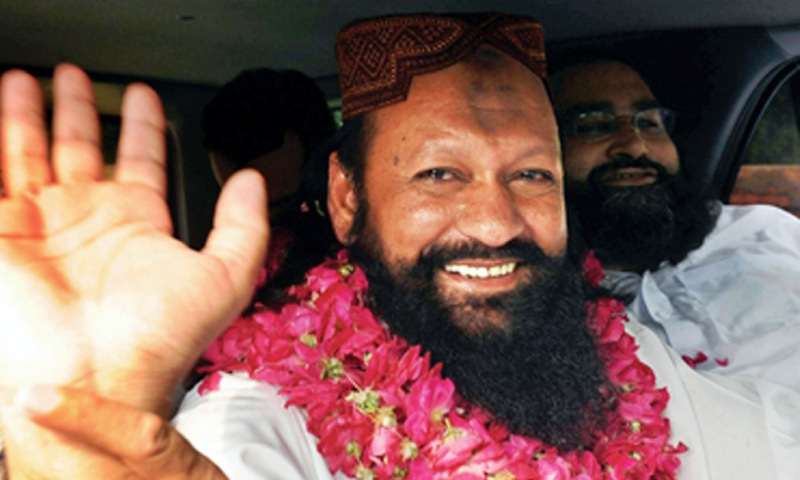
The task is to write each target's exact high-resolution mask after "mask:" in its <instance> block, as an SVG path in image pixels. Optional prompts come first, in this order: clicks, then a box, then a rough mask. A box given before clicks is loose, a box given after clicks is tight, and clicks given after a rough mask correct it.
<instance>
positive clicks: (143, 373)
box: [0, 65, 268, 443]
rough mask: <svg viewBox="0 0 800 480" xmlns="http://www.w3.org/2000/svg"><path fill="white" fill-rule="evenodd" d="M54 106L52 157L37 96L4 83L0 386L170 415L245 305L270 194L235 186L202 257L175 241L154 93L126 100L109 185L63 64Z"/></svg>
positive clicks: (134, 89)
mask: <svg viewBox="0 0 800 480" xmlns="http://www.w3.org/2000/svg"><path fill="white" fill-rule="evenodd" d="M53 93H54V101H55V106H54V116H53V132H52V142H51V143H52V144H51V146H50V147H49V148H48V136H47V132H46V130H45V127H44V125H45V123H44V114H43V113H44V108H43V106H42V100H41V98H42V96H41V93H40V91H39V87H38V83H37V82H36V81H35V79H33V78H32V77H30V76H29V75H27V74H25V73H23V72H19V71H15V72H10V73H7V74H6V75H5V76H4V77H3V81H2V96H0V107H2V137H1V138H0V144H1V145H2V173H3V187H4V190H5V192H4V194H3V198H0V384H2V385H3V386H5V387H6V388H11V389H15V388H18V387H20V386H23V385H27V384H31V383H55V384H64V385H70V386H73V387H78V388H82V389H85V390H89V391H93V392H95V393H99V394H101V395H103V396H105V397H108V398H113V399H117V400H121V401H124V402H125V403H127V404H129V405H132V406H135V407H138V408H142V409H146V410H151V411H156V412H163V411H164V409H165V408H166V406H167V405H168V401H169V394H170V392H171V390H172V388H173V387H174V386H175V384H176V383H177V382H178V381H180V379H181V377H182V375H184V374H185V373H186V372H187V371H188V369H189V368H190V367H191V365H192V364H193V362H194V361H195V360H196V358H197V356H198V355H199V354H200V353H201V352H202V350H203V348H204V347H205V345H206V344H207V343H209V342H210V341H211V340H212V339H213V338H214V337H215V336H216V335H217V334H219V333H220V332H221V330H222V329H224V328H225V326H226V323H227V321H228V320H230V319H232V318H233V317H234V316H235V315H236V314H237V313H238V311H239V310H241V309H242V308H243V307H244V305H245V303H246V302H247V301H248V300H249V296H250V294H251V293H252V288H253V284H254V281H255V278H256V275H257V271H258V268H259V267H260V265H261V262H262V260H263V255H264V252H265V249H266V246H267V241H266V240H267V235H268V226H267V222H266V212H265V205H266V201H265V192H264V188H263V181H262V180H261V179H260V177H259V176H258V174H256V173H255V172H243V173H241V174H239V175H238V176H236V177H234V178H233V179H232V180H231V182H229V184H228V185H227V186H226V188H225V189H224V190H223V192H222V195H221V197H220V201H219V205H218V207H217V212H216V215H215V221H214V229H213V231H212V233H211V235H210V237H209V240H208V243H207V245H206V247H205V248H204V249H203V250H202V251H201V252H196V251H193V250H191V249H189V248H188V247H186V246H185V245H183V244H182V243H181V242H179V241H177V240H175V239H174V238H173V237H172V236H171V222H170V218H169V214H168V210H167V207H166V204H165V200H164V197H165V191H166V178H165V173H164V163H165V157H166V154H165V151H166V149H165V140H164V129H165V120H164V117H163V113H162V109H161V105H160V102H159V100H158V97H157V96H156V94H155V93H154V92H153V91H152V90H151V89H149V88H148V87H146V86H144V85H132V86H131V87H129V89H128V91H127V92H126V95H125V98H124V100H123V106H122V133H121V136H120V141H119V152H118V157H117V167H116V170H115V178H114V179H113V181H104V180H102V154H101V150H100V127H99V121H98V118H97V114H96V111H95V106H94V97H93V93H92V87H91V83H90V81H89V79H88V77H87V76H86V75H85V74H84V73H83V72H82V71H80V70H79V69H78V68H76V67H74V66H71V65H62V66H60V67H58V68H57V69H56V72H55V76H54V84H53ZM3 420H4V423H6V424H7V423H8V418H7V415H6V416H5V418H4V419H3ZM10 443H14V442H13V440H12V442H10Z"/></svg>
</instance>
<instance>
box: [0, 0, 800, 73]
mask: <svg viewBox="0 0 800 480" xmlns="http://www.w3.org/2000/svg"><path fill="white" fill-rule="evenodd" d="M485 10H497V11H504V12H508V13H525V14H530V15H533V16H535V17H537V18H538V19H539V20H540V21H542V23H543V24H544V26H545V31H546V34H547V37H548V40H550V41H553V40H565V39H574V38H581V37H589V36H596V35H605V34H610V33H621V32H637V31H646V30H664V29H673V28H692V27H707V26H743V25H766V26H779V25H786V24H793V23H800V2H799V1H797V0H771V1H766V0H761V1H754V0H738V1H737V0H636V1H632V0H603V1H602V2H601V1H597V0H566V1H561V0H549V1H548V0H543V1H539V2H530V1H522V0H495V1H492V2H487V1H486V0H469V1H464V0H459V1H455V0H453V1H432V0H404V1H403V2H397V1H394V2H389V1H376V0H372V1H363V0H327V1H323V0H315V1H288V0H249V1H242V0H231V1H219V0H217V1H214V0H197V1H187V0H105V1H100V0H65V1H53V0H4V1H2V2H0V63H3V64H6V65H22V66H27V67H44V68H49V67H51V66H53V65H55V64H56V63H59V62H63V61H70V62H74V63H77V64H79V65H81V66H82V67H84V68H86V69H87V70H89V71H92V72H94V73H108V74H114V75H122V76H126V77H127V76H133V77H140V78H151V79H159V80H168V81H178V82H186V83H195V84H210V85H218V84H221V83H224V82H225V81H227V80H229V79H230V78H232V77H233V76H235V75H236V73H238V72H239V71H241V70H243V69H245V68H252V67H258V66H271V67H280V68H296V69H299V70H302V71H305V72H306V73H308V74H310V75H311V76H314V77H317V78H325V77H329V76H332V75H334V74H335V72H336V67H335V63H334V59H333V48H332V44H333V39H334V38H335V35H336V32H337V31H338V30H339V29H340V28H341V27H342V26H343V25H345V24H346V23H347V22H348V21H350V20H352V19H354V18H359V17H365V16H375V15H381V14H387V13H398V12H418V11H438V12H443V11H461V12H467V11H485Z"/></svg>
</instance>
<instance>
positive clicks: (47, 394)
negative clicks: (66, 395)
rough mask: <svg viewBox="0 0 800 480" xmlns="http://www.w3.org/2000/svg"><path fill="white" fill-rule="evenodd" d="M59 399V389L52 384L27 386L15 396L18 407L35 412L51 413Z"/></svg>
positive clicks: (15, 403)
mask: <svg viewBox="0 0 800 480" xmlns="http://www.w3.org/2000/svg"><path fill="white" fill-rule="evenodd" d="M59 401H60V400H59V395H58V391H57V390H56V387H54V386H52V385H34V386H32V387H25V388H23V389H22V390H20V391H18V392H17V395H16V396H15V397H14V405H15V406H16V407H17V408H19V409H20V410H23V411H26V412H29V413H35V414H43V413H50V412H51V411H53V409H55V408H56V406H57V405H58V402H59Z"/></svg>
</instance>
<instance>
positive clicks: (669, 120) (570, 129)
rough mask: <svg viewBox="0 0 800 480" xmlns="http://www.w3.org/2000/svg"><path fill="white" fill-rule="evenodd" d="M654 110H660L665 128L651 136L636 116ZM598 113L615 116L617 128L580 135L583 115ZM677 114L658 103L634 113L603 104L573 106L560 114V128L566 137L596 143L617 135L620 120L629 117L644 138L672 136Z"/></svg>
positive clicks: (620, 125)
mask: <svg viewBox="0 0 800 480" xmlns="http://www.w3.org/2000/svg"><path fill="white" fill-rule="evenodd" d="M575 110H577V111H575ZM652 110H659V114H660V116H661V124H662V125H663V127H664V128H663V130H662V131H661V133H660V134H659V135H655V136H650V135H646V134H643V132H642V131H641V129H640V128H641V127H640V126H639V125H638V121H637V120H636V118H637V117H639V115H641V114H642V113H644V112H649V111H652ZM596 113H602V114H606V115H609V116H610V117H613V118H614V122H615V123H616V128H614V129H613V130H611V131H609V132H608V134H605V135H600V136H598V137H596V138H587V137H585V136H582V135H580V134H579V133H578V131H577V129H578V120H579V119H581V118H583V117H585V116H588V115H592V114H596ZM676 116H677V115H676V113H675V111H674V110H672V109H670V108H667V107H663V106H661V105H658V104H656V105H648V106H645V107H642V108H639V109H638V110H637V111H635V112H634V113H633V114H632V115H617V114H615V113H614V112H612V111H610V109H608V108H603V107H602V106H597V108H592V107H587V106H581V107H578V108H577V109H576V108H573V109H571V111H567V113H565V114H562V115H559V118H558V125H559V129H560V131H561V134H562V136H564V137H566V138H575V139H578V140H580V141H582V142H584V143H596V142H602V141H605V140H608V139H610V138H613V137H614V136H615V135H617V134H618V133H619V132H620V130H621V129H622V122H620V119H623V118H627V119H628V120H629V122H630V124H631V127H632V128H633V129H634V130H635V131H636V134H637V135H639V136H640V137H641V138H643V139H659V138H663V137H671V136H672V132H673V130H674V128H675V118H676Z"/></svg>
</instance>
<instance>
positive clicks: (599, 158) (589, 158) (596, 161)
mask: <svg viewBox="0 0 800 480" xmlns="http://www.w3.org/2000/svg"><path fill="white" fill-rule="evenodd" d="M604 158H605V156H604V152H603V149H602V148H599V146H598V145H592V144H587V143H584V142H579V141H575V140H570V139H567V140H566V141H565V142H564V158H563V160H564V161H563V163H564V175H566V177H567V179H569V180H570V181H573V182H575V181H577V182H585V181H586V179H588V178H589V173H591V171H592V169H594V168H595V167H597V166H598V165H600V164H602V163H603V161H604Z"/></svg>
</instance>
